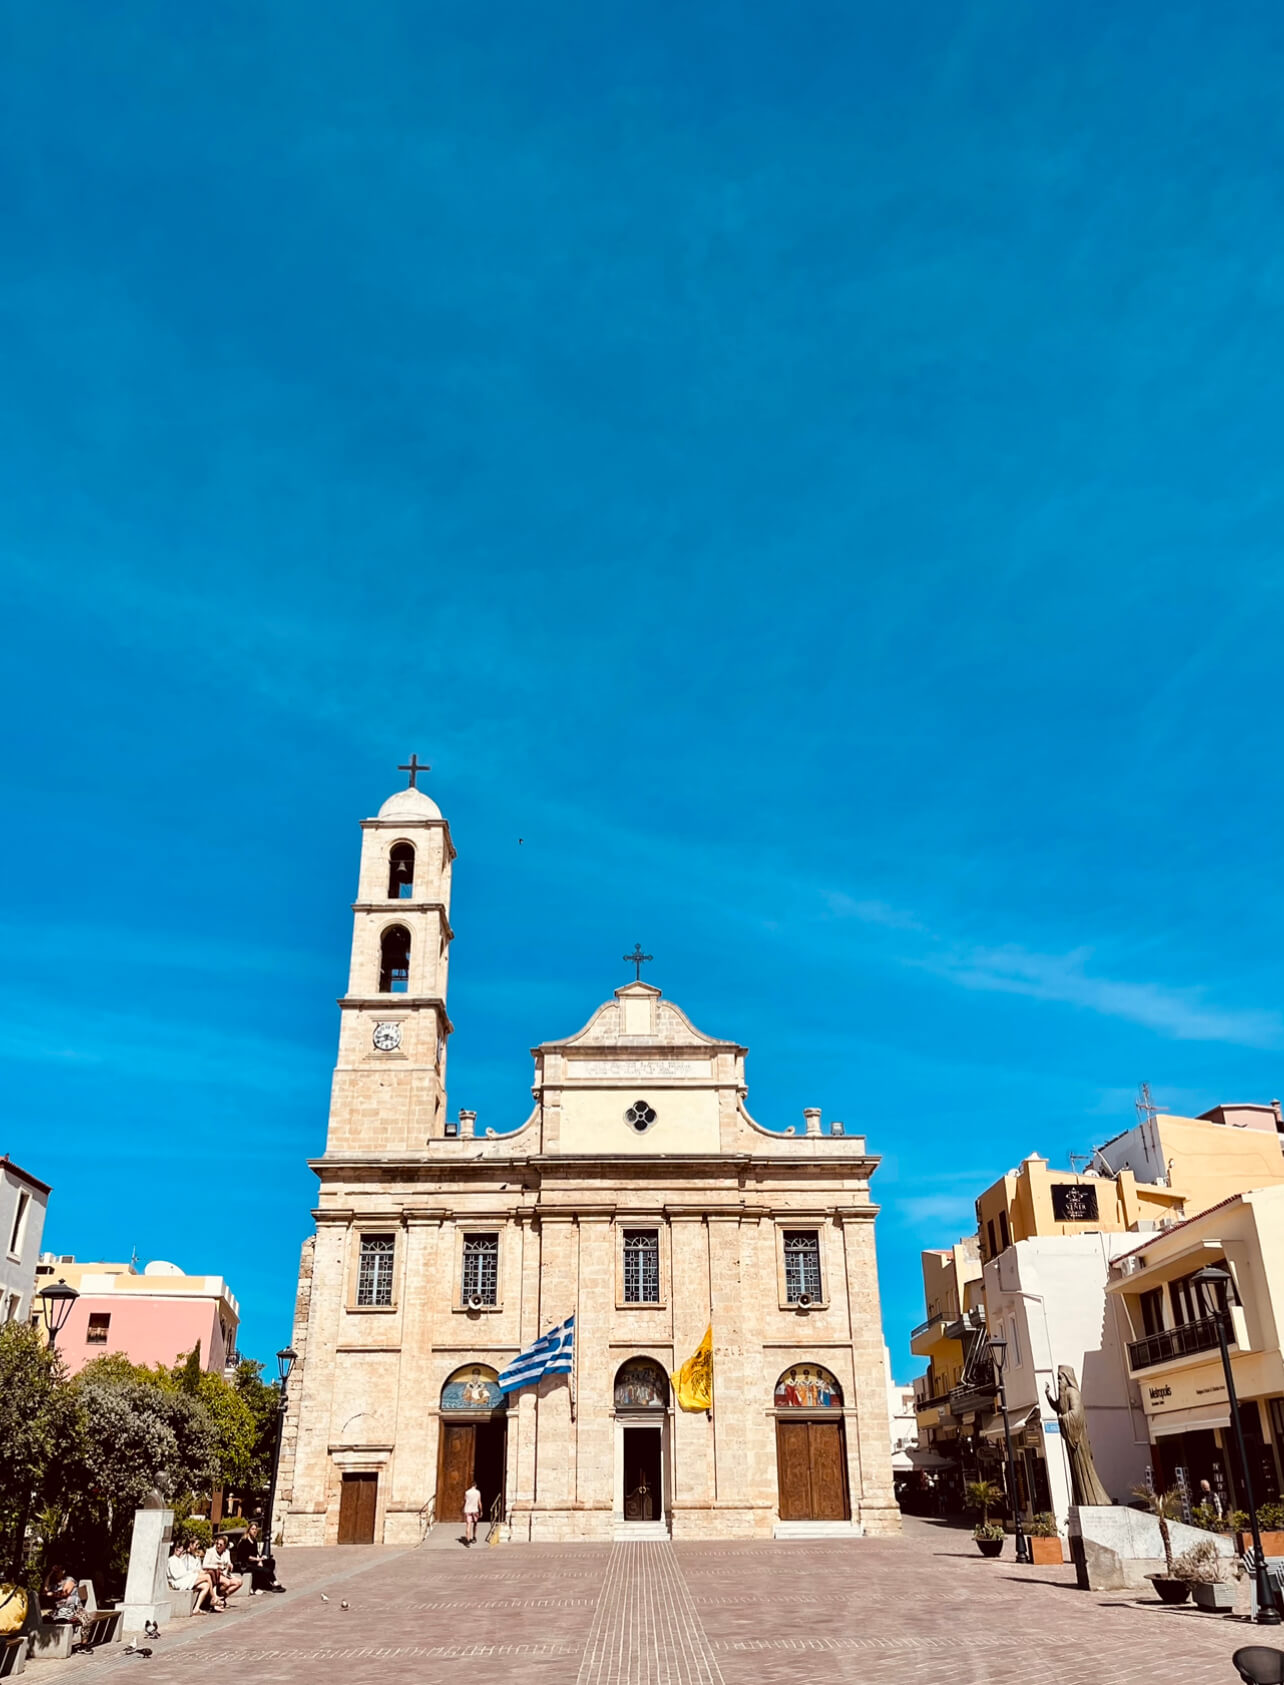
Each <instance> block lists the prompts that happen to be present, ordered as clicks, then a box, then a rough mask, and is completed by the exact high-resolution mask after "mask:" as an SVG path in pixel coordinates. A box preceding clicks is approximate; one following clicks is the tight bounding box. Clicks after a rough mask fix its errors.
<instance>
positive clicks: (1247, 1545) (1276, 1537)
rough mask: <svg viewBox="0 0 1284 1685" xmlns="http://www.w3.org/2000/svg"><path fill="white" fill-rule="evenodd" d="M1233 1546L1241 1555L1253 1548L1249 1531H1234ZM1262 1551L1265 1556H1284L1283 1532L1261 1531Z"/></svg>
mask: <svg viewBox="0 0 1284 1685" xmlns="http://www.w3.org/2000/svg"><path fill="white" fill-rule="evenodd" d="M1235 1548H1236V1550H1237V1551H1238V1552H1239V1554H1240V1555H1241V1556H1242V1555H1243V1554H1244V1552H1245V1551H1246V1550H1252V1548H1253V1535H1252V1534H1251V1533H1236V1535H1235ZM1262 1551H1263V1553H1264V1554H1265V1555H1266V1556H1284V1533H1267V1532H1265V1531H1264V1532H1263V1533H1262Z"/></svg>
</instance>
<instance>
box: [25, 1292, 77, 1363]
mask: <svg viewBox="0 0 1284 1685" xmlns="http://www.w3.org/2000/svg"><path fill="white" fill-rule="evenodd" d="M36 1297H37V1298H38V1299H39V1300H40V1314H41V1315H42V1316H43V1317H44V1319H45V1328H46V1330H47V1331H48V1334H49V1350H50V1351H53V1350H54V1348H55V1346H56V1345H57V1344H58V1336H59V1334H61V1333H62V1330H63V1327H64V1325H65V1323H66V1321H67V1318H68V1317H69V1316H70V1315H71V1307H72V1306H73V1305H74V1304H75V1302H76V1300H77V1299H79V1297H80V1294H79V1293H77V1291H76V1289H75V1288H74V1287H68V1285H67V1283H66V1282H65V1281H64V1280H63V1279H62V1277H61V1276H59V1277H58V1280H57V1281H55V1282H51V1283H50V1285H49V1286H48V1287H42V1288H41V1289H40V1291H39V1293H37V1294H36Z"/></svg>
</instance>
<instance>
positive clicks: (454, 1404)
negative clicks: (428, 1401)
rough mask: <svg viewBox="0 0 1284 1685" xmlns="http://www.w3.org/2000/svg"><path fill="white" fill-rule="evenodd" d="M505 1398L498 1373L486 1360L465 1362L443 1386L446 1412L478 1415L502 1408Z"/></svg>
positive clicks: (443, 1401) (446, 1413) (442, 1391)
mask: <svg viewBox="0 0 1284 1685" xmlns="http://www.w3.org/2000/svg"><path fill="white" fill-rule="evenodd" d="M505 1404H506V1400H505V1398H504V1395H503V1393H502V1392H500V1390H499V1376H498V1375H497V1374H496V1373H495V1371H494V1370H493V1369H491V1368H490V1367H489V1366H488V1365H487V1364H485V1363H466V1364H465V1365H464V1366H463V1368H462V1369H456V1370H455V1372H454V1374H453V1375H450V1376H448V1377H447V1379H446V1384H445V1385H444V1386H443V1387H442V1389H441V1410H442V1414H443V1415H449V1416H458V1415H469V1416H476V1415H478V1414H482V1413H486V1412H489V1411H493V1410H503V1409H504V1408H505Z"/></svg>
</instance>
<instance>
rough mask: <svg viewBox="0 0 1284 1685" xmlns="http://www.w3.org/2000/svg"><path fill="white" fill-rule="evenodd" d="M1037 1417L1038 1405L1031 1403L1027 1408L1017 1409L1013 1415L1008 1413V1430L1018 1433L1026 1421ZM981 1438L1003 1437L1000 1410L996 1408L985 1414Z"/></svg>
mask: <svg viewBox="0 0 1284 1685" xmlns="http://www.w3.org/2000/svg"><path fill="white" fill-rule="evenodd" d="M1038 1419H1039V1406H1038V1405H1037V1404H1032V1405H1031V1406H1030V1408H1029V1409H1028V1410H1021V1411H1018V1412H1017V1414H1015V1415H1013V1414H1011V1413H1009V1415H1008V1428H1009V1431H1010V1432H1012V1433H1013V1434H1018V1433H1020V1432H1021V1429H1022V1428H1023V1427H1025V1426H1026V1424H1027V1423H1029V1422H1037V1421H1038ZM981 1438H982V1439H1002V1438H1003V1413H1002V1411H999V1410H996V1411H995V1412H994V1414H993V1415H990V1416H987V1417H986V1418H985V1420H984V1421H983V1422H982V1424H981Z"/></svg>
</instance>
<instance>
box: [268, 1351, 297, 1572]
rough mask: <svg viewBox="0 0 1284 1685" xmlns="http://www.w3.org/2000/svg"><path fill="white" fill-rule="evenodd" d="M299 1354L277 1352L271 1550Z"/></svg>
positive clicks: (270, 1495) (269, 1534)
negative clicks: (278, 1391) (291, 1389)
mask: <svg viewBox="0 0 1284 1685" xmlns="http://www.w3.org/2000/svg"><path fill="white" fill-rule="evenodd" d="M298 1356H299V1354H298V1353H297V1352H296V1351H294V1350H292V1348H291V1347H289V1346H286V1347H285V1349H284V1350H283V1351H279V1352H278V1353H277V1354H276V1367H277V1371H278V1373H279V1374H280V1376H281V1402H280V1404H279V1405H278V1406H277V1412H276V1446H275V1448H274V1449H273V1452H272V1484H271V1486H270V1487H269V1488H268V1505H267V1525H266V1526H265V1528H264V1534H265V1536H266V1538H267V1548H268V1550H269V1551H271V1549H272V1518H273V1516H274V1515H275V1513H276V1477H277V1475H278V1474H279V1473H280V1469H281V1441H282V1440H283V1439H284V1438H285V1413H286V1411H287V1410H288V1409H289V1408H290V1398H289V1386H290V1371H291V1370H292V1369H293V1368H294V1365H295V1364H296V1363H297V1362H298Z"/></svg>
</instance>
